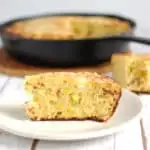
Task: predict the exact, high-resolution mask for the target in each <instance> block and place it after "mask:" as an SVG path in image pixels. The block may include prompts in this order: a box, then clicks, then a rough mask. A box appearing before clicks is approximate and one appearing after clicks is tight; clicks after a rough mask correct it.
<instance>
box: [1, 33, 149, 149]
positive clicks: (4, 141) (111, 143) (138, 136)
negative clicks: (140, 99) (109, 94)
mask: <svg viewBox="0 0 150 150" xmlns="http://www.w3.org/2000/svg"><path fill="white" fill-rule="evenodd" d="M144 32H145V34H147V35H149V37H150V31H149V33H148V32H147V31H142V33H144ZM137 34H140V35H141V32H139V33H137ZM145 34H143V35H144V36H145ZM133 49H134V50H136V51H137V52H138V51H140V50H142V52H143V51H144V52H147V51H149V52H150V49H149V48H148V47H143V46H142V45H134V46H133ZM21 84H22V78H17V77H9V76H6V75H2V74H0V100H2V97H3V96H4V95H6V94H9V93H10V92H12V91H13V90H14V89H19V88H20V87H21V86H22V85H21ZM149 110H150V109H149ZM149 116H150V115H149ZM149 118H150V117H149ZM147 128H149V131H150V119H149V122H147ZM146 131H147V130H145V132H146ZM147 135H148V134H147ZM149 135H150V134H149ZM148 139H150V136H149V137H148V136H147V140H148ZM45 149H46V150H149V147H148V141H147V142H145V140H144V136H143V131H142V130H141V125H140V121H138V122H136V123H135V124H134V125H133V126H131V127H130V128H129V129H127V130H126V131H124V132H121V133H119V134H114V135H112V136H109V137H106V138H103V139H94V140H90V141H80V142H50V141H39V140H31V139H26V138H22V137H19V136H15V135H12V134H9V133H6V132H3V131H2V130H1V131H0V150H45Z"/></svg>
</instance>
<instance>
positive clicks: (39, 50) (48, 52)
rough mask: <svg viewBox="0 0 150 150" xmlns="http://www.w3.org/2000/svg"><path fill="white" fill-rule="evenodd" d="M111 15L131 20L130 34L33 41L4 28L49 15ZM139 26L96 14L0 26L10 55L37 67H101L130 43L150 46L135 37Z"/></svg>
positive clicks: (142, 39) (87, 14)
mask: <svg viewBox="0 0 150 150" xmlns="http://www.w3.org/2000/svg"><path fill="white" fill-rule="evenodd" d="M64 15H67V16H69V15H71V16H108V17H112V18H118V19H120V20H124V21H127V22H128V23H129V24H130V26H131V29H132V30H131V31H130V32H124V33H121V34H120V35H119V36H111V37H105V38H92V39H80V40H33V39H25V38H20V37H17V36H16V37H14V36H12V35H10V34H8V33H7V34H6V33H4V32H2V31H3V29H4V28H5V27H6V26H8V25H11V24H12V23H14V22H17V21H19V20H25V19H29V18H37V17H45V16H64ZM135 27H136V24H135V22H134V21H132V20H130V19H129V18H125V17H121V16H118V15H112V14H93V13H90V14H89V13H57V14H46V15H45V14H44V15H38V16H31V17H25V18H19V19H14V20H10V21H8V22H5V23H3V24H2V25H0V33H1V39H2V43H3V47H4V48H5V50H6V52H7V53H8V54H10V55H11V56H13V57H15V58H16V59H18V60H20V61H23V62H25V63H29V64H34V65H50V66H54V67H57V66H59V67H60V66H61V67H68V66H78V65H92V64H99V63H101V62H103V61H105V60H108V59H110V57H111V55H112V54H113V53H116V52H123V51H125V50H127V49H128V44H129V42H131V41H132V42H138V43H142V44H150V40H147V39H144V38H139V37H134V36H133V32H134V29H135Z"/></svg>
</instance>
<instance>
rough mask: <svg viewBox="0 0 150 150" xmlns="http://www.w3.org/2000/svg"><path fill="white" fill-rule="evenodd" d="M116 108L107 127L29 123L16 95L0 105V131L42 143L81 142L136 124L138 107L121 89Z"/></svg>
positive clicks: (21, 100)
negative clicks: (45, 141)
mask: <svg viewBox="0 0 150 150" xmlns="http://www.w3.org/2000/svg"><path fill="white" fill-rule="evenodd" d="M122 91H123V94H122V97H121V99H120V103H119V105H118V108H117V110H116V112H115V114H114V115H113V117H112V118H111V119H110V120H109V121H108V122H107V123H98V122H94V121H45V122H44V121H41V122H32V121H30V120H28V118H26V116H25V114H24V101H25V99H26V98H25V96H24V94H23V93H22V92H20V91H17V92H13V94H10V95H7V97H5V98H3V100H1V102H0V128H1V129H3V130H5V131H8V132H10V133H13V134H16V135H19V136H23V137H28V138H36V139H43V140H81V139H91V138H97V137H103V136H107V135H110V134H113V133H116V132H119V131H121V130H124V129H126V128H127V127H129V126H130V125H131V123H133V122H134V121H136V120H138V119H139V117H140V114H141V111H142V104H141V102H140V99H139V97H138V96H137V95H135V94H133V93H131V92H129V91H127V90H126V89H123V90H122Z"/></svg>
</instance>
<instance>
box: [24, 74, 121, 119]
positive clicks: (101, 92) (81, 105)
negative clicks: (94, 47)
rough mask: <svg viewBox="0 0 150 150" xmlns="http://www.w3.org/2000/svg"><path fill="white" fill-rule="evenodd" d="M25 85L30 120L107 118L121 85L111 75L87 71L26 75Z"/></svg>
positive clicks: (114, 107) (112, 109)
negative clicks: (105, 75)
mask: <svg viewBox="0 0 150 150" xmlns="http://www.w3.org/2000/svg"><path fill="white" fill-rule="evenodd" d="M24 89H25V90H26V92H27V93H29V95H30V96H31V97H32V99H31V100H30V101H29V102H28V103H27V105H26V113H27V116H28V117H29V118H30V119H31V120H96V121H101V122H104V121H107V120H108V119H109V118H110V117H111V116H112V115H113V114H114V112H115V110H116V108H117V105H118V102H119V99H120V96H121V88H120V86H119V85H118V84H117V83H115V82H114V81H113V80H112V79H111V78H109V77H104V76H102V75H100V74H97V73H90V72H78V73H73V72H55V73H43V74H38V75H31V76H26V77H25V81H24Z"/></svg>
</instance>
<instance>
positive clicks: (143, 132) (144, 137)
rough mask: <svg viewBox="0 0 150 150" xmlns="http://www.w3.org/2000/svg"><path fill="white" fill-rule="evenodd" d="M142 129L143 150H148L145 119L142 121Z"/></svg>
mask: <svg viewBox="0 0 150 150" xmlns="http://www.w3.org/2000/svg"><path fill="white" fill-rule="evenodd" d="M140 127H141V136H142V144H143V150H148V147H147V138H146V135H145V130H144V125H143V119H140Z"/></svg>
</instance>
